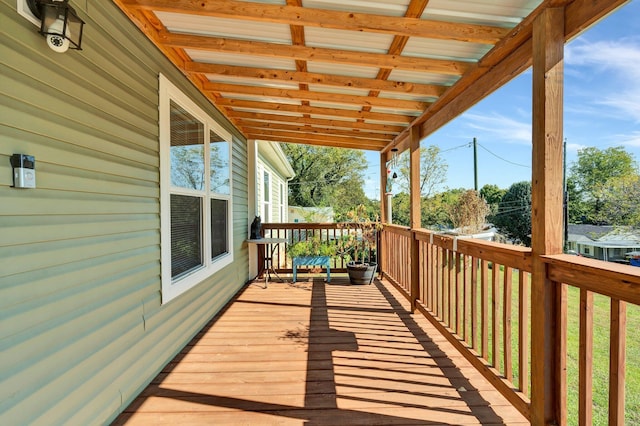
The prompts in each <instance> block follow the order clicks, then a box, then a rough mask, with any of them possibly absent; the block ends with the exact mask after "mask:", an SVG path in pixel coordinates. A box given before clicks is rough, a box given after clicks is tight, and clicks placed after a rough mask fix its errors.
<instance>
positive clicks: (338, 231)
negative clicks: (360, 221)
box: [258, 222, 378, 273]
mask: <svg viewBox="0 0 640 426" xmlns="http://www.w3.org/2000/svg"><path fill="white" fill-rule="evenodd" d="M347 233H352V234H355V239H356V240H359V241H360V242H359V243H357V244H356V245H355V246H353V247H351V249H352V250H356V249H363V248H365V245H367V242H366V241H364V240H363V239H362V235H361V234H362V230H361V229H358V226H357V225H356V224H351V223H348V222H345V223H302V222H301V223H264V224H262V236H263V237H267V238H282V239H286V240H287V243H284V244H279V245H277V246H276V247H274V248H275V250H274V252H273V259H272V262H273V265H274V267H275V269H276V272H278V273H290V272H292V271H293V269H292V266H291V259H290V258H288V256H287V247H288V246H289V245H290V244H293V243H296V242H298V241H304V240H309V239H312V238H319V239H320V240H321V241H327V242H330V241H338V240H339V239H340V238H342V236H343V235H346V234H347ZM374 240H375V242H374V243H373V246H371V247H367V249H368V250H367V251H368V252H370V253H372V257H371V258H370V259H366V260H367V261H371V262H377V260H376V259H377V253H378V243H377V241H378V239H377V237H376V238H375V239H374ZM347 254H348V253H347ZM263 256H264V252H260V253H259V259H258V262H259V264H260V265H263V264H264V257H263ZM348 261H349V257H348V256H342V255H340V254H338V255H336V256H333V257H332V258H331V264H330V265H331V272H332V273H333V272H346V271H347V262H348ZM299 270H300V271H303V272H304V271H305V269H304V268H300V269H299Z"/></svg>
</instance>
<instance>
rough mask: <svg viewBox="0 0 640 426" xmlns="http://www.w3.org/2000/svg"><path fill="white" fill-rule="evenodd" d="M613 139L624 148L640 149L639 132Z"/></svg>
mask: <svg viewBox="0 0 640 426" xmlns="http://www.w3.org/2000/svg"><path fill="white" fill-rule="evenodd" d="M615 139H616V141H617V142H618V143H619V144H622V145H624V146H630V147H636V148H640V130H638V131H635V132H633V133H631V134H627V135H615Z"/></svg>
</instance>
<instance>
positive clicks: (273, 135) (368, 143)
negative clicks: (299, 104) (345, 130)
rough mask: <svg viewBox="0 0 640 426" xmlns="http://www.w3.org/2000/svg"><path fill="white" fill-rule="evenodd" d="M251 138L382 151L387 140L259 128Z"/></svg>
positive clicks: (250, 135)
mask: <svg viewBox="0 0 640 426" xmlns="http://www.w3.org/2000/svg"><path fill="white" fill-rule="evenodd" d="M247 137H248V138H249V139H260V140H267V141H278V142H291V143H302V144H306V145H322V146H335V147H338V148H354V149H368V150H372V151H380V150H381V149H382V148H383V147H384V145H385V144H386V142H384V141H375V140H374V141H372V140H368V139H357V138H350V137H339V136H330V135H310V134H307V133H299V132H298V133H296V132H282V131H273V130H269V131H266V130H259V131H254V132H250V133H247Z"/></svg>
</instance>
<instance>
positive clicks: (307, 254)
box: [287, 236, 337, 282]
mask: <svg viewBox="0 0 640 426" xmlns="http://www.w3.org/2000/svg"><path fill="white" fill-rule="evenodd" d="M336 253H337V245H336V243H335V242H331V241H321V240H320V237H318V236H314V237H313V238H310V239H308V240H301V241H298V242H296V243H293V244H291V245H290V246H289V247H288V248H287V255H288V256H289V257H290V258H291V261H292V267H293V281H294V282H295V281H296V279H297V272H298V266H314V267H322V266H324V267H325V268H327V282H331V266H330V261H331V257H333V256H335V255H336Z"/></svg>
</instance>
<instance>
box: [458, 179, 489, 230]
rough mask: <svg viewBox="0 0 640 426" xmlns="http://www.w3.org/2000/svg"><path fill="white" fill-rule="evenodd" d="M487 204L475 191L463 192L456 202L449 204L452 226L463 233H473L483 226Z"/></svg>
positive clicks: (487, 212) (487, 209)
mask: <svg viewBox="0 0 640 426" xmlns="http://www.w3.org/2000/svg"><path fill="white" fill-rule="evenodd" d="M487 214H489V205H488V204H487V202H486V201H485V200H484V199H482V198H481V197H480V196H479V195H478V193H477V192H476V191H474V190H473V189H469V190H467V191H465V192H463V193H462V194H461V195H460V198H459V199H458V202H457V203H455V204H453V205H451V206H450V210H449V217H450V218H451V223H452V224H453V227H454V228H456V229H459V230H460V232H461V233H464V234H474V233H476V232H478V231H480V230H482V228H483V227H484V224H485V218H486V217H487Z"/></svg>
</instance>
